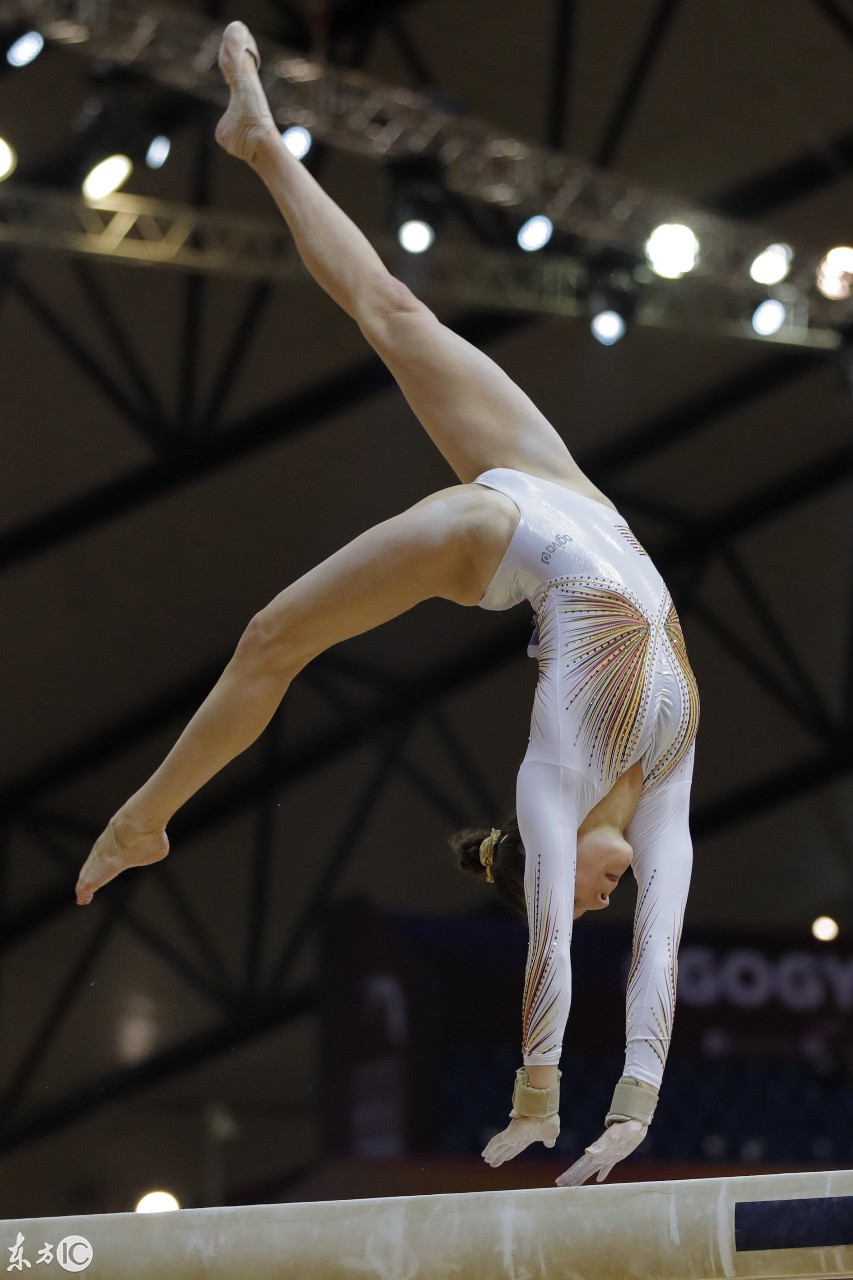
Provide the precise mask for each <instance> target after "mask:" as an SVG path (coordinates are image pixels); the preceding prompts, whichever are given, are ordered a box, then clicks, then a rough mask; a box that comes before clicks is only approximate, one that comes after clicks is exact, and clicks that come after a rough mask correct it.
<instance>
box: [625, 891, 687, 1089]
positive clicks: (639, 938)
mask: <svg viewBox="0 0 853 1280" xmlns="http://www.w3.org/2000/svg"><path fill="white" fill-rule="evenodd" d="M654 881H655V876H654V874H652V877H651V879H650V880H649V882H648V884H647V885H646V886H645V888H644V889H643V892H642V893H641V895H640V898H639V900H638V902H637V910H636V914H635V917H634V954H633V958H632V961H631V970H630V972H629V974H628V988H627V997H626V1001H625V1014H626V1027H625V1033H626V1038H627V1041H628V1043H629V1044H630V1042H631V1041H632V1040H634V1039H637V1038H638V1037H637V1036H636V1034H635V1029H634V1026H633V1023H634V1018H635V1016H636V1015H637V1014H638V1013H639V1014H640V1016H642V1017H643V1018H644V1019H645V1020H646V1024H645V1026H643V1027H642V1029H641V1033H640V1036H639V1038H640V1039H642V1040H643V1041H644V1042H645V1043H646V1044H648V1045H649V1046H650V1048H651V1050H652V1052H653V1053H654V1055H655V1057H656V1058H657V1059H658V1061H659V1062H660V1064H661V1069H663V1067H665V1066H666V1059H667V1054H668V1053H669V1042H670V1039H671V1038H672V1024H673V1020H674V1018H675V991H676V986H677V983H678V959H677V957H678V948H679V946H680V945H681V930H682V926H683V923H684V915H683V910H682V915H681V918H680V919H678V920H676V921H674V923H673V927H672V928H671V929H666V930H665V931H664V936H665V937H666V955H665V956H664V957H662V960H659V963H663V964H664V965H665V967H666V975H665V981H660V982H658V984H657V1003H656V1004H652V1003H651V1002H650V1001H649V998H648V994H647V990H646V988H644V989H643V990H640V988H639V979H640V976H641V975H642V974H643V973H644V972H645V966H644V964H643V960H644V959H645V956H646V952H647V950H648V948H649V946H650V945H651V943H652V938H653V936H654V935H655V932H657V936H660V934H661V931H660V930H657V931H655V925H656V924H657V920H658V916H659V915H660V911H661V906H662V904H661V903H660V901H659V899H658V896H657V895H656V894H655V892H654ZM647 979H648V975H647Z"/></svg>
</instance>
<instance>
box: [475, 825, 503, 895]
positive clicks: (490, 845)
mask: <svg viewBox="0 0 853 1280" xmlns="http://www.w3.org/2000/svg"><path fill="white" fill-rule="evenodd" d="M500 838H501V833H500V831H498V829H497V827H492V834H491V835H490V836H486V838H485V840H483V841H481V843H480V862H481V863H482V864H483V866H484V867H485V868H486V880H487V882H488V883H489V884H494V883H495V877H494V875H493V874H492V866H493V864H494V861H495V846H496V845H497V843H498V841H499V840H500Z"/></svg>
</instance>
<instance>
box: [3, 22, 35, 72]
mask: <svg viewBox="0 0 853 1280" xmlns="http://www.w3.org/2000/svg"><path fill="white" fill-rule="evenodd" d="M43 48H44V36H42V35H40V33H39V32H38V31H26V32H25V33H24V34H23V35H22V36H19V37H18V39H17V40H16V41H15V42H14V43H13V44H12V45H10V46H9V49H8V51H7V53H6V61H7V62H8V64H9V66H10V67H26V66H28V65H29V64H30V63H31V62H35V60H36V58H37V57H38V56H39V54H40V53H41V51H42V49H43Z"/></svg>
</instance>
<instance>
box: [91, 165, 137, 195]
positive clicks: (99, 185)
mask: <svg viewBox="0 0 853 1280" xmlns="http://www.w3.org/2000/svg"><path fill="white" fill-rule="evenodd" d="M132 173H133V164H132V162H131V160H130V158H129V157H128V156H107V158H106V160H102V161H101V162H100V164H96V165H95V167H94V169H92V171H91V172H90V173H89V175H88V177H87V178H86V180H85V181H84V183H83V195H84V196H85V197H86V199H87V200H103V198H104V196H109V195H112V193H113V192H114V191H118V189H119V187H120V186H121V185H122V183H124V182H127V179H128V178H129V177H130V175H131V174H132Z"/></svg>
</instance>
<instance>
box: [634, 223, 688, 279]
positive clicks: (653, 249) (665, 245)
mask: <svg viewBox="0 0 853 1280" xmlns="http://www.w3.org/2000/svg"><path fill="white" fill-rule="evenodd" d="M645 248H646V257H647V259H648V262H649V266H650V267H651V269H652V271H654V272H655V274H656V275H659V276H663V278H664V279H665V280H680V279H681V277H682V276H685V275H687V272H688V271H692V270H693V268H694V267H695V266H696V263H697V261H698V259H699V241H698V240H697V239H696V236H695V235H694V233H693V232H692V231H691V230H690V228H689V227H685V226H684V225H682V224H681V223H677V222H665V223H663V224H662V225H661V226H659V227H655V229H654V231H653V232H652V234H651V235H650V236H649V238H648V240H647V241H646V246H645Z"/></svg>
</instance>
